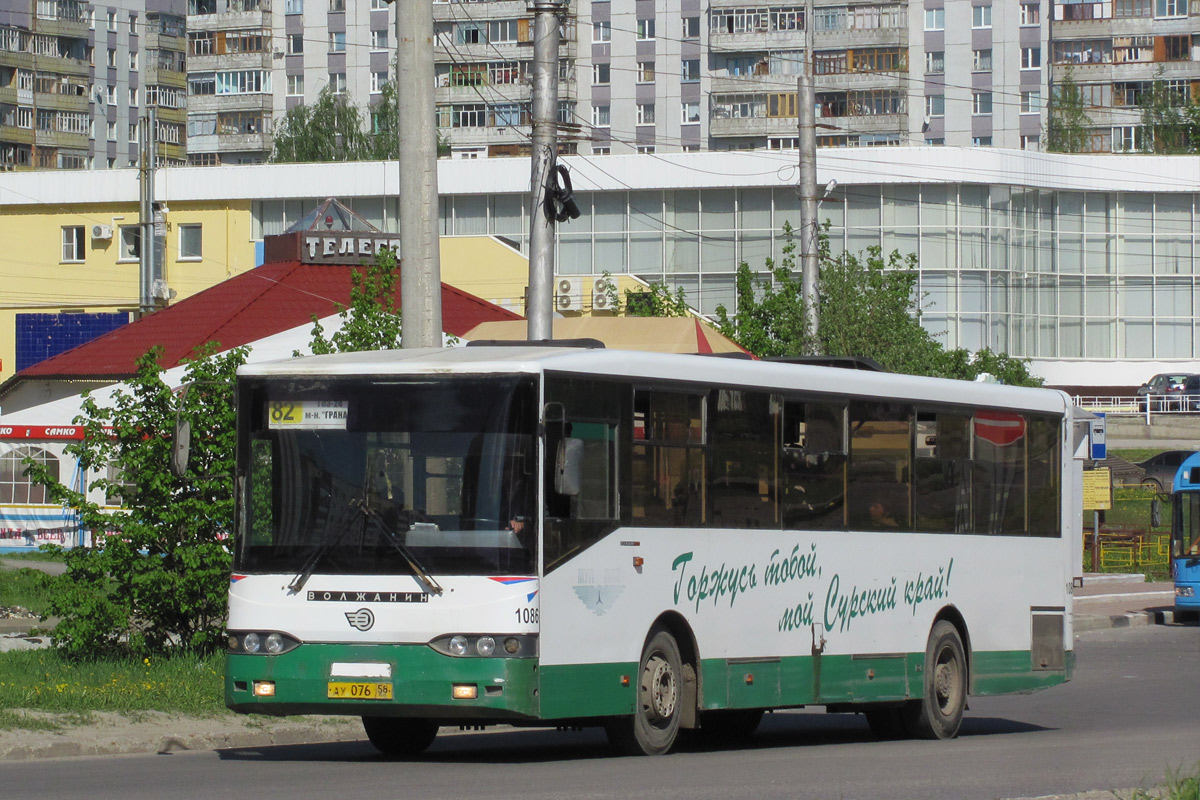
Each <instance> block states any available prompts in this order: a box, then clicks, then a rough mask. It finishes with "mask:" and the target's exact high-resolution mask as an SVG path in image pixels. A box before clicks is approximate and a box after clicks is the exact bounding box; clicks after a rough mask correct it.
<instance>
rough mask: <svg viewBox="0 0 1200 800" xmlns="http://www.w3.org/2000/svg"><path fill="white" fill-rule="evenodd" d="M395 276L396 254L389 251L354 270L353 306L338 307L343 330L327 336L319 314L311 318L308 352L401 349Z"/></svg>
mask: <svg viewBox="0 0 1200 800" xmlns="http://www.w3.org/2000/svg"><path fill="white" fill-rule="evenodd" d="M396 273H397V270H396V251H394V250H386V249H385V250H383V251H382V252H380V253H379V255H378V256H376V258H375V262H374V263H372V264H369V265H368V266H367V267H366V268H365V269H361V270H360V269H356V270H354V272H352V273H351V275H350V305H348V306H344V305H342V304H341V303H337V304H335V308H337V311H338V316H339V317H340V318H341V320H342V325H341V328H340V329H339V330H337V331H334V333H333V335H332V336H328V337H327V336H326V335H325V328H324V327H323V326H322V325H321V323H320V321H319V320H318V318H317V315H316V314H313V316H312V321H313V328H312V341H311V342H310V344H309V349H310V350H311V351H312V353H313V355H324V354H326V353H350V352H356V351H360V350H395V349H397V348H399V347H400V334H401V324H400V312H399V311H398V310H397V309H396V303H395V300H394V299H393V295H394V292H395V288H396ZM293 355H297V356H298V355H300V352H299V351H296V352H294V353H293Z"/></svg>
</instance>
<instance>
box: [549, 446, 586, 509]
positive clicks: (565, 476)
mask: <svg viewBox="0 0 1200 800" xmlns="http://www.w3.org/2000/svg"><path fill="white" fill-rule="evenodd" d="M582 488H583V439H563V440H562V441H560V442H559V443H558V458H557V459H556V460H555V464H554V491H556V492H558V493H559V494H565V495H568V496H570V497H574V496H576V495H578V494H579V492H580V490H581V489H582Z"/></svg>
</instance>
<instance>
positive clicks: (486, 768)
mask: <svg viewBox="0 0 1200 800" xmlns="http://www.w3.org/2000/svg"><path fill="white" fill-rule="evenodd" d="M1077 649H1078V662H1079V669H1078V672H1077V675H1076V679H1075V680H1074V681H1073V682H1071V683H1070V684H1068V685H1066V686H1061V687H1056V688H1054V689H1050V690H1047V691H1045V692H1040V693H1038V694H1035V695H1029V696H1005V697H993V698H974V699H972V701H971V709H970V711H969V712H968V714H967V717H966V719H965V721H964V724H963V729H962V735H961V736H960V737H959V738H958V739H956V740H954V741H948V742H911V741H899V742H878V741H875V740H874V739H873V738H872V737H871V735H870V733H869V732H868V730H867V727H866V725H865V723H864V722H863V721H862V718H861V717H858V716H855V715H844V714H837V715H826V714H823V713H818V712H808V711H801V712H788V713H778V714H774V715H771V716H770V717H768V719H767V720H766V721H764V723H763V726H762V728H761V729H760V730H759V733H758V734H757V735H755V736H754V737H753V739H751V740H749V741H748V742H747V743H746V744H745V745H744V746H740V747H731V748H722V749H705V748H695V747H694V748H690V749H689V748H685V749H683V750H682V751H680V752H678V753H675V754H673V755H670V756H667V757H663V758H617V757H613V756H612V755H610V753H609V751H608V750H607V749H606V747H605V745H604V738H603V736H602V735H600V734H599V733H598V732H595V731H591V730H587V731H582V732H553V731H515V732H500V733H496V732H487V733H468V734H459V735H445V736H442V737H440V738H439V739H438V741H437V742H435V743H434V745H433V747H432V748H431V749H430V751H429V752H428V753H427V754H426V755H425V756H424V757H423V758H422V759H421V760H418V761H413V762H397V761H388V760H386V759H384V758H382V757H380V756H379V755H378V754H377V753H376V752H375V751H374V750H373V749H372V748H371V747H370V746H369V745H367V744H365V743H354V742H351V743H344V744H331V745H320V746H316V745H304V746H277V747H269V748H247V749H235V750H224V751H216V752H184V753H174V754H170V755H156V756H123V757H113V756H109V757H103V758H72V759H44V760H39V761H27V762H15V763H6V764H0V787H3V788H2V789H0V796H2V797H4V798H5V799H6V800H23V799H24V798H31V799H32V798H36V799H37V800H55V799H56V798H63V799H64V800H66V798H70V800H78V798H81V797H86V798H89V800H97V799H100V798H120V799H121V800H139V799H140V798H147V800H149V799H150V798H153V800H159V799H160V798H163V797H168V796H169V797H171V798H172V800H188V799H190V798H215V797H234V796H237V797H253V798H255V800H273V799H274V798H280V799H281V800H282V799H284V798H286V800H296V798H329V799H330V800H332V799H333V798H339V799H340V798H355V799H356V800H372V799H373V798H381V799H382V798H388V800H394V799H395V798H420V800H434V799H435V798H453V799H454V800H461V798H463V797H480V796H487V797H489V798H522V799H523V800H535V799H540V798H555V799H556V800H558V799H559V798H580V800H584V799H586V800H595V799H597V798H605V799H607V798H612V799H613V800H627V798H629V797H630V796H642V797H654V798H679V799H680V800H683V799H684V798H687V800H695V799H696V798H755V800H761V799H762V798H776V797H778V798H841V799H842V800H851V799H852V798H870V799H871V800H888V799H889V798H928V799H929V800H937V799H938V798H947V799H948V800H949V799H950V798H953V799H954V800H973V799H974V798H979V799H980V800H993V799H994V798H1003V797H1036V796H1044V795H1049V794H1068V793H1075V792H1082V791H1086V790H1094V789H1114V788H1128V787H1134V786H1138V785H1151V784H1153V783H1155V782H1159V781H1161V779H1162V776H1163V774H1164V772H1165V770H1167V769H1178V768H1180V767H1184V768H1190V769H1191V770H1193V772H1194V770H1195V769H1197V768H1198V766H1200V739H1198V738H1197V736H1196V732H1197V730H1200V690H1198V689H1197V684H1196V675H1197V665H1198V664H1200V629H1197V627H1196V626H1195V625H1188V626H1180V625H1174V626H1146V627H1137V628H1125V629H1111V630H1099V631H1091V632H1085V633H1081V634H1080V635H1079V637H1078V641H1077Z"/></svg>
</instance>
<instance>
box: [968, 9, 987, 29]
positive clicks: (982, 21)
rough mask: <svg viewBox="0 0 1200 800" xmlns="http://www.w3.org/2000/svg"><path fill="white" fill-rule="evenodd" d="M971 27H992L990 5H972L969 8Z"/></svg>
mask: <svg viewBox="0 0 1200 800" xmlns="http://www.w3.org/2000/svg"><path fill="white" fill-rule="evenodd" d="M971 27H972V28H990V27H992V7H991V6H973V7H972V8H971Z"/></svg>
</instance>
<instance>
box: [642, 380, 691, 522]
mask: <svg viewBox="0 0 1200 800" xmlns="http://www.w3.org/2000/svg"><path fill="white" fill-rule="evenodd" d="M706 427H707V426H706V425H705V402H704V396H703V395H701V394H689V393H685V392H669V391H661V390H638V391H635V392H634V398H633V461H632V465H631V473H632V475H631V477H632V480H633V524H634V525H643V526H650V527H659V526H661V527H700V526H703V525H704V522H705V508H706V502H707V501H706V497H705V493H706V491H707V489H708V481H707V480H706V477H705V473H706V469H705V445H706Z"/></svg>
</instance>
